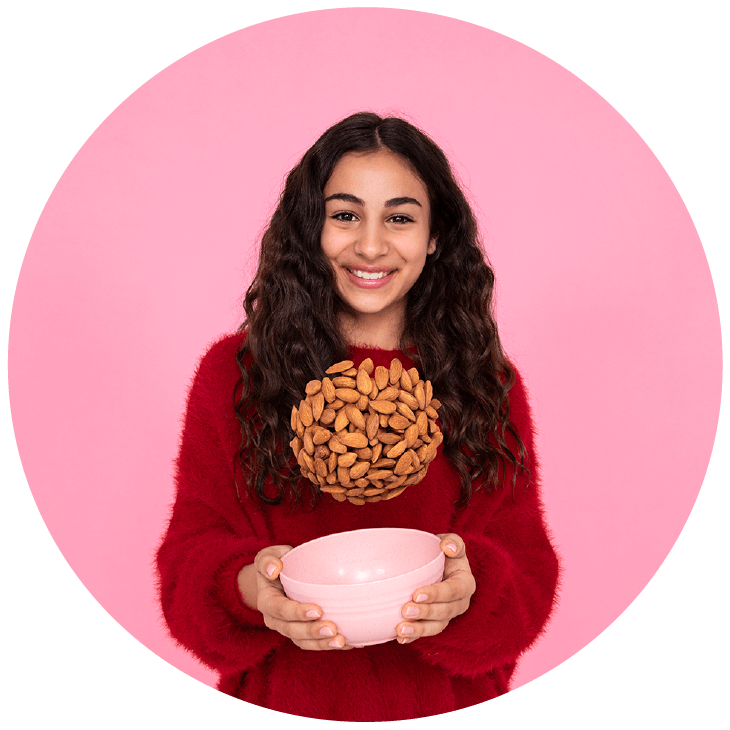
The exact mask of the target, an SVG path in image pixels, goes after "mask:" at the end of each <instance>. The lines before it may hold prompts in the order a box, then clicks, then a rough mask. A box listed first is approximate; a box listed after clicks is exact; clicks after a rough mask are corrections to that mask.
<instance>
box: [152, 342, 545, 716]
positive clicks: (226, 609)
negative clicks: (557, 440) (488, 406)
mask: <svg viewBox="0 0 730 730" xmlns="http://www.w3.org/2000/svg"><path fill="white" fill-rule="evenodd" d="M240 343H241V336H240V335H234V336H228V337H225V338H224V339H222V340H220V341H219V342H217V343H216V344H214V345H213V346H212V347H211V349H210V350H209V351H208V353H207V354H206V355H205V356H204V357H203V359H202V360H201V362H200V365H199V368H198V371H197V374H196V376H195V379H194V381H193V384H192V387H191V390H190V394H189V400H188V407H187V414H186V417H185V426H184V429H183V433H182V440H181V444H180V453H179V457H178V460H177V477H176V481H177V497H176V500H175V504H174V507H173V510H172V517H171V520H170V524H169V527H168V530H167V534H166V536H165V538H164V541H163V543H162V544H161V546H160V548H159V551H158V554H157V565H158V570H159V580H160V600H161V605H162V609H163V613H164V616H165V619H166V620H167V624H168V626H169V629H170V633H171V634H172V636H173V637H174V638H175V639H176V640H177V641H178V642H179V643H180V644H182V645H183V646H185V647H187V648H188V649H189V650H190V651H192V652H193V653H194V654H195V655H196V656H197V657H198V658H199V659H200V660H201V661H202V662H204V663H205V664H207V665H208V666H209V667H212V668H213V669H215V670H216V671H218V672H219V673H220V682H219V685H218V687H219V689H220V690H221V691H223V692H226V693H227V694H230V695H234V696H236V697H239V698H240V699H242V700H245V701H247V702H252V703H254V704H257V705H261V706H263V707H268V708H271V709H273V710H278V711H280V712H287V713H292V714H296V715H303V716H307V717H313V718H320V719H326V720H349V721H383V720H403V719H410V718H417V717H425V716H427V715H435V714H439V713H443V712H449V711H451V710H456V709H459V708H462V707H467V706H469V705H474V704H477V703H479V702H483V701H485V700H488V699H491V698H493V697H496V696H498V695H500V694H503V693H505V692H507V690H508V689H509V681H510V676H511V675H512V673H513V671H514V669H515V665H516V662H517V660H518V658H519V656H520V654H522V653H523V652H524V651H525V650H526V649H527V648H528V647H529V646H530V645H531V644H532V643H533V642H534V641H535V639H536V638H537V637H538V636H539V634H540V633H541V631H542V630H543V627H544V626H545V623H546V621H547V619H548V616H549V614H550V611H551V608H552V606H553V602H554V597H555V591H556V583H557V578H558V562H557V559H556V555H555V551H554V550H553V547H552V546H551V543H550V540H549V538H548V535H547V533H546V528H545V524H544V519H543V513H542V506H541V503H540V497H539V494H538V473H537V462H536V459H535V452H534V445H533V427H532V421H531V418H530V410H529V406H528V402H527V398H526V394H525V389H524V386H523V384H522V381H521V379H520V377H519V376H518V377H517V382H516V384H515V385H514V387H513V388H512V390H511V391H510V408H511V416H512V420H513V422H514V424H515V425H516V426H517V428H518V430H519V433H520V435H521V437H522V439H523V441H524V444H525V447H526V449H527V451H528V453H529V457H530V465H531V470H532V480H531V483H530V486H529V487H528V488H526V478H525V477H524V476H523V475H522V474H521V472H520V473H518V479H517V485H516V488H515V490H514V496H513V490H512V489H511V472H509V471H508V473H507V478H506V482H505V485H504V486H503V487H502V488H500V489H498V490H495V491H492V492H489V493H488V492H486V491H484V490H482V489H480V490H478V491H476V492H475V493H474V495H473V496H472V499H471V502H470V503H469V505H468V507H467V508H465V509H461V510H457V509H456V508H455V506H454V503H455V501H456V499H457V497H458V495H459V489H460V482H459V478H458V475H457V473H456V471H455V469H454V468H453V467H452V465H451V463H450V462H449V461H448V460H447V459H446V458H445V457H444V456H443V454H442V453H441V447H439V454H438V455H437V457H436V458H435V459H434V460H433V461H432V462H431V464H430V466H429V469H428V473H427V475H426V477H425V478H424V479H423V481H422V482H421V483H420V484H418V485H416V486H412V487H409V488H408V489H406V490H405V492H404V493H403V494H401V495H400V496H398V497H396V498H395V499H392V500H388V501H381V502H376V503H372V504H365V505H361V506H359V505H354V504H350V503H349V502H336V501H334V500H333V499H331V498H330V497H324V498H323V499H321V500H320V502H319V504H318V505H317V507H316V508H315V509H314V510H312V509H310V508H309V506H308V505H305V506H302V507H299V508H298V509H297V510H296V511H294V512H292V510H291V507H290V505H289V504H288V503H287V502H284V503H283V504H281V505H279V506H275V507H272V506H268V505H266V504H264V503H262V502H259V501H258V500H256V499H254V498H252V497H250V496H249V493H248V490H247V488H246V486H245V485H243V484H241V470H240V466H239V467H238V468H237V469H236V472H235V478H236V480H237V482H238V486H239V492H240V495H241V500H242V501H243V506H242V504H241V502H239V500H238V497H237V495H236V488H235V482H234V463H235V455H236V453H237V450H238V447H239V444H240V437H241V435H240V429H239V424H238V421H237V420H236V416H235V414H234V411H233V406H232V402H233V401H232V394H233V389H234V386H235V383H236V382H237V380H238V378H239V374H240V373H239V370H238V366H237V363H236V360H235V353H236V350H237V349H238V347H239V345H240ZM395 356H397V357H399V358H400V359H401V361H402V362H403V363H404V365H405V366H406V367H411V366H412V365H413V363H412V362H411V361H410V360H409V359H408V358H407V357H405V356H404V355H403V354H402V353H400V352H391V351H383V350H371V349H364V348H355V349H353V351H352V359H353V360H354V361H355V364H356V365H357V364H359V363H360V362H361V361H362V360H364V359H365V358H366V357H370V358H372V360H373V362H374V363H375V365H385V366H386V367H387V366H388V365H389V364H390V361H391V359H392V358H393V357H395ZM511 446H512V447H514V444H511ZM304 501H305V502H306V499H305V500H304ZM366 527H411V528H417V529H420V530H425V531H428V532H432V533H443V532H455V533H457V534H458V535H460V536H461V537H462V538H463V539H464V542H465V543H466V550H467V557H468V558H469V562H470V565H471V569H472V572H473V573H474V577H475V579H476V592H475V593H474V595H473V597H472V600H471V605H470V607H469V609H468V610H467V611H466V613H464V614H462V615H461V616H458V617H457V618H455V619H453V620H452V621H451V622H450V624H449V625H448V626H447V627H446V629H445V630H444V631H443V632H442V633H441V634H439V635H438V636H431V637H423V638H421V639H418V640H416V641H414V642H413V643H411V644H399V643H398V642H396V641H391V642H388V643H386V644H378V645H375V646H370V647H365V648H361V649H352V650H350V651H341V652H338V651H321V652H316V651H305V650H302V649H300V648H298V647H297V646H295V645H294V644H293V643H292V642H291V641H290V640H288V639H286V638H285V637H283V636H282V635H280V634H278V633H277V632H275V631H273V630H271V629H268V628H267V627H266V626H265V625H264V622H263V618H262V615H261V613H260V612H258V611H256V610H253V609H251V608H249V607H248V606H247V605H246V604H245V603H244V602H243V599H242V598H241V595H240V593H239V591H238V586H237V575H238V572H239V570H241V568H242V567H243V566H244V565H246V564H248V563H252V562H253V560H254V557H255V556H256V553H257V552H258V551H259V550H261V549H262V548H264V547H266V546H268V545H280V544H287V545H293V546H296V545H299V544H301V543H303V542H306V541H307V540H312V539H314V538H317V537H321V536H322V535H326V534H329V533H332V532H342V531H345V530H354V529H359V528H366Z"/></svg>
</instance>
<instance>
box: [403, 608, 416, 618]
mask: <svg viewBox="0 0 730 730" xmlns="http://www.w3.org/2000/svg"><path fill="white" fill-rule="evenodd" d="M405 615H406V616H418V609H417V608H416V607H415V606H408V608H407V609H406V612H405Z"/></svg>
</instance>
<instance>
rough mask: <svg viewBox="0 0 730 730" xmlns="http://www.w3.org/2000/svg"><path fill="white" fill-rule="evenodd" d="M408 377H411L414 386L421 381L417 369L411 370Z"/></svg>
mask: <svg viewBox="0 0 730 730" xmlns="http://www.w3.org/2000/svg"><path fill="white" fill-rule="evenodd" d="M408 375H409V376H410V378H411V383H413V385H415V384H416V383H417V382H418V381H419V380H420V379H421V376H420V375H419V374H418V370H417V369H416V368H411V369H410V370H409V371H408Z"/></svg>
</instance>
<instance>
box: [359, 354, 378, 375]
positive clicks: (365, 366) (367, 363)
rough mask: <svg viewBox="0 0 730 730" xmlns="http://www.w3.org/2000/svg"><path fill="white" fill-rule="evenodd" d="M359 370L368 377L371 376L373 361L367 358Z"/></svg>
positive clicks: (373, 367)
mask: <svg viewBox="0 0 730 730" xmlns="http://www.w3.org/2000/svg"><path fill="white" fill-rule="evenodd" d="M359 369H360V370H364V371H365V372H366V373H367V374H368V375H372V374H373V370H374V369H375V366H374V365H373V361H372V360H371V359H370V358H369V357H368V358H365V359H364V360H363V361H362V362H361V363H360V368H359Z"/></svg>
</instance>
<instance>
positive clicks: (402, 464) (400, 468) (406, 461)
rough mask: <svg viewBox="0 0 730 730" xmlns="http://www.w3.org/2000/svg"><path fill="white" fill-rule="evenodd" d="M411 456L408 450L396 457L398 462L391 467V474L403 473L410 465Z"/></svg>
mask: <svg viewBox="0 0 730 730" xmlns="http://www.w3.org/2000/svg"><path fill="white" fill-rule="evenodd" d="M411 463H412V458H411V454H410V452H409V451H407V452H406V453H405V454H403V456H401V457H400V459H398V463H397V464H396V465H395V466H394V467H393V474H397V475H398V476H400V475H401V474H404V473H405V472H406V470H407V469H408V468H409V467H410V466H411Z"/></svg>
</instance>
